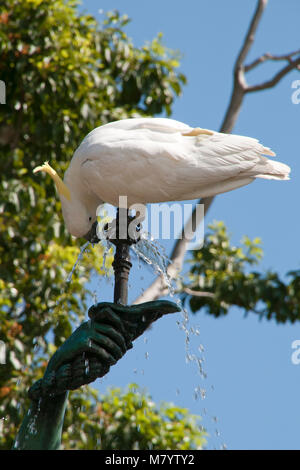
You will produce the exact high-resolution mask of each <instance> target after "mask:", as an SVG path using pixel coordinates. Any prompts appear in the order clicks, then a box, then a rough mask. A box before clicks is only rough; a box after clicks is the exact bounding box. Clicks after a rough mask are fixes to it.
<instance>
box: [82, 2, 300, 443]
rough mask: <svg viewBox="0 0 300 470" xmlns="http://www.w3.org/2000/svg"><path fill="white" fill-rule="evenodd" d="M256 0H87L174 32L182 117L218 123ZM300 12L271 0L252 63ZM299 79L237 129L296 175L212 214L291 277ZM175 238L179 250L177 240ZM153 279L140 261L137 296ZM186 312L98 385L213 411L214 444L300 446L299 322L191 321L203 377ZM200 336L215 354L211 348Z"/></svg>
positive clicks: (248, 113)
mask: <svg viewBox="0 0 300 470" xmlns="http://www.w3.org/2000/svg"><path fill="white" fill-rule="evenodd" d="M255 5H256V1H250V0H248V1H243V2H241V1H238V0H227V1H226V2H225V1H221V0H210V1H209V2H208V1H204V0H197V1H196V0H190V1H189V2H181V1H178V0H172V1H171V0H164V1H161V0H160V1H158V0H152V1H151V2H141V1H140V0H139V1H137V0H131V1H127V2H124V1H121V0H114V1H108V0H102V1H96V0H85V1H83V5H82V6H83V8H84V9H85V10H86V11H88V12H89V13H92V14H93V15H95V16H96V18H98V19H99V20H101V19H102V18H103V15H101V14H99V13H98V10H99V9H102V10H104V11H108V10H112V9H114V8H116V9H118V10H119V11H120V12H121V13H127V14H128V15H129V17H131V19H132V22H131V23H130V24H129V25H128V26H127V28H126V31H127V33H128V35H129V36H130V37H131V38H132V40H133V42H134V44H135V45H136V46H141V45H143V44H144V42H145V41H150V40H151V39H152V38H153V37H154V36H156V35H157V33H159V32H163V35H164V36H163V38H164V39H163V40H164V44H165V45H166V46H168V47H170V48H172V49H178V50H179V51H180V52H181V54H182V61H181V70H182V72H184V73H185V75H186V76H187V78H188V85H187V86H186V87H185V88H184V91H183V95H182V97H181V98H179V99H178V100H177V101H176V103H175V105H174V107H173V115H172V118H174V119H177V120H179V121H183V122H186V123H187V124H190V125H191V126H198V127H204V128H208V129H215V130H218V129H219V127H220V124H221V121H222V119H223V116H224V112H225V109H226V106H227V104H228V101H229V96H230V92H231V87H232V67H233V63H234V60H235V58H236V55H237V53H238V51H239V49H240V46H241V43H242V40H243V38H244V35H245V32H246V29H247V27H248V24H249V20H250V17H251V15H252V13H253V11H254V8H255ZM299 17H300V3H299V1H298V0H288V1H285V2H282V1H280V0H272V1H270V2H269V5H268V7H267V9H266V12H265V14H264V16H263V18H262V21H261V23H260V27H259V30H258V32H257V35H256V40H255V44H254V46H253V48H252V50H251V53H250V55H249V57H248V61H251V60H253V59H255V58H256V57H257V56H260V55H261V54H263V53H265V52H272V53H274V54H283V53H287V52H290V51H293V50H296V49H298V48H299V46H300V41H299ZM279 66H280V64H278V63H270V64H264V65H262V66H261V67H260V68H258V69H257V70H255V71H254V72H252V73H251V75H249V82H251V83H253V84H254V83H258V82H260V81H264V80H265V79H267V78H270V77H271V76H272V75H273V74H274V73H275V71H276V70H278V67H279ZM299 79H300V73H299V72H295V71H294V72H292V73H291V74H289V75H288V76H287V77H285V78H284V79H283V80H282V81H281V82H280V84H279V85H277V86H276V88H274V89H271V90H267V91H262V92H259V93H255V94H251V95H250V94H249V95H248V96H247V97H246V99H245V102H244V105H243V109H242V112H241V114H240V117H239V120H238V122H237V124H236V127H235V129H234V133H236V134H241V135H249V136H252V137H256V138H258V139H260V140H261V141H262V142H263V143H264V145H266V146H269V147H271V148H272V149H273V150H274V151H275V152H276V153H277V156H278V159H279V160H281V161H283V162H285V163H287V164H289V165H290V166H291V168H292V179H291V181H289V182H276V181H263V180H262V181H256V182H254V183H253V184H251V185H249V186H246V187H244V188H241V189H239V190H236V191H233V192H230V193H227V194H224V195H222V196H218V197H217V199H216V200H215V202H214V204H213V207H212V208H211V210H210V211H209V214H208V215H207V217H206V220H205V224H206V226H207V224H208V223H210V222H211V221H213V220H214V219H216V220H224V221H225V223H226V224H227V226H228V229H229V231H230V233H231V234H232V240H233V242H234V243H239V241H240V239H241V238H242V236H243V235H244V234H246V235H248V236H249V237H252V238H253V237H256V236H259V237H261V238H262V241H263V248H264V252H265V256H264V259H263V261H262V263H261V264H260V267H259V268H260V269H261V270H264V269H268V268H272V269H274V270H277V271H279V272H280V273H281V275H282V276H283V275H284V274H285V273H286V272H287V271H289V270H292V269H298V268H299V265H300V250H299V243H298V242H299V233H300V222H299V215H298V201H299V184H298V180H299V172H300V164H299V127H300V104H299V105H296V104H293V103H292V100H291V95H292V92H293V91H294V90H293V89H292V87H291V86H292V82H293V81H294V80H299ZM164 246H165V247H166V250H167V252H169V251H170V249H171V247H172V242H164ZM152 278H153V276H152V273H151V271H150V270H148V269H146V268H142V269H137V268H135V269H134V271H133V273H132V276H131V292H130V298H131V300H133V299H134V298H135V297H136V296H137V295H138V294H139V293H140V290H141V288H142V287H147V285H148V284H149V282H150V280H151V279H152ZM93 287H94V289H95V290H96V291H97V295H98V298H99V300H110V299H111V298H112V286H111V283H108V284H106V283H105V281H104V280H100V279H94V281H93ZM178 321H179V322H180V321H181V316H180V314H176V315H173V316H169V317H167V318H164V319H162V320H160V321H159V322H157V324H156V325H155V326H154V327H153V329H152V330H151V331H149V332H147V333H146V334H145V336H144V337H142V338H140V339H139V340H138V341H137V342H136V343H135V347H134V349H133V350H132V351H130V352H129V353H128V354H127V356H126V357H124V358H123V359H122V360H121V361H120V362H119V363H118V364H117V365H116V366H114V367H113V368H112V369H111V372H110V373H109V374H108V375H107V376H106V377H105V378H104V379H103V380H102V381H99V380H98V381H97V382H96V383H95V385H96V386H97V387H99V389H100V390H101V391H105V389H106V388H107V387H108V386H125V385H126V384H127V383H129V382H132V381H134V382H136V383H138V384H139V385H140V386H141V387H145V388H147V389H148V391H149V392H150V393H151V394H152V397H153V399H154V400H155V401H161V400H163V401H171V402H174V403H176V404H178V405H180V406H183V407H186V408H189V410H190V411H191V412H192V413H195V414H199V415H203V424H204V425H205V426H206V427H207V429H208V432H209V433H210V438H209V440H208V448H209V449H213V448H216V449H219V448H220V447H221V446H222V445H223V444H224V443H225V444H226V446H227V448H229V449H300V435H299V421H300V405H299V396H300V365H298V366H297V365H294V364H292V362H291V354H292V352H293V350H292V348H291V344H292V342H293V341H294V340H296V339H300V329H299V325H298V324H295V325H276V324H275V323H274V322H267V321H264V320H263V321H259V320H258V319H257V317H256V316H255V315H254V314H249V315H248V317H247V318H244V315H243V312H241V311H240V310H239V309H236V308H234V309H232V310H231V311H230V314H229V315H228V316H227V317H224V318H220V319H215V318H212V317H210V316H208V315H206V314H204V313H203V312H200V313H198V314H197V315H196V316H194V317H192V318H191V320H190V325H189V326H192V325H197V327H198V328H199V331H200V334H199V335H198V336H196V335H191V345H190V349H191V352H193V353H194V354H197V355H198V356H201V357H204V359H205V363H204V368H205V371H206V373H207V379H202V378H201V377H200V375H199V373H198V370H197V367H196V365H195V362H194V361H192V362H191V363H186V350H185V334H184V332H183V331H182V330H180V328H179V327H178V324H177V322H178ZM200 345H203V347H204V353H200V352H199V350H198V348H199V346H200ZM197 387H201V389H205V390H206V398H205V399H203V400H202V399H201V398H198V399H195V397H194V391H195V388H197ZM216 418H217V421H216ZM217 434H220V435H217Z"/></svg>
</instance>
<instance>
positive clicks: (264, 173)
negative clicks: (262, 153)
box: [253, 157, 291, 180]
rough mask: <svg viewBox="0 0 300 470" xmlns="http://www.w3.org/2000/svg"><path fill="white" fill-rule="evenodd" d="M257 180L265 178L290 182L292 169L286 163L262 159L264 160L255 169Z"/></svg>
mask: <svg viewBox="0 0 300 470" xmlns="http://www.w3.org/2000/svg"><path fill="white" fill-rule="evenodd" d="M254 171H255V173H256V174H255V175H253V176H255V178H264V179H268V180H289V179H290V177H289V174H290V171H291V169H290V167H289V166H288V165H286V164H285V163H281V162H276V161H274V160H269V159H268V158H266V157H262V160H261V161H260V162H259V164H258V165H256V167H255V168H254Z"/></svg>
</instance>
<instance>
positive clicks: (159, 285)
mask: <svg viewBox="0 0 300 470" xmlns="http://www.w3.org/2000/svg"><path fill="white" fill-rule="evenodd" d="M267 3H268V0H258V2H257V6H256V10H255V12H254V14H253V17H252V20H251V22H250V25H249V29H248V31H247V34H246V37H245V39H244V42H243V45H242V47H241V50H240V52H239V55H238V57H237V59H236V62H235V65H234V82H233V88H232V93H231V97H230V101H229V105H228V108H227V111H226V114H225V117H224V120H223V123H222V125H221V128H220V132H223V133H227V134H229V133H231V132H232V130H233V128H234V126H235V123H236V121H237V119H238V116H239V113H240V110H241V107H242V103H243V99H244V97H245V94H246V93H249V92H253V91H259V90H263V89H266V88H271V87H272V86H275V85H276V84H277V83H278V82H279V80H281V78H283V77H284V76H285V75H286V74H287V73H288V72H289V71H290V70H293V69H295V68H297V66H298V65H299V62H298V61H299V60H300V58H297V59H295V60H292V56H294V55H296V53H297V52H298V51H295V52H292V53H291V54H287V55H285V56H278V58H275V57H276V56H270V55H269V56H268V55H267V54H264V56H262V57H264V59H262V58H259V59H257V60H256V61H254V62H253V63H252V64H249V65H248V66H245V65H244V61H245V59H246V57H247V55H248V53H249V51H250V49H251V46H252V44H253V42H254V39H255V33H256V31H257V28H258V25H259V22H260V20H261V17H262V14H263V12H264V10H265V8H266V6H267ZM271 57H274V59H271ZM287 57H289V58H287ZM267 59H269V60H284V59H286V60H289V65H287V66H286V67H284V68H283V69H282V70H281V71H280V72H278V73H277V74H276V75H275V76H274V77H273V79H271V80H269V81H267V82H265V83H263V84H260V85H254V86H248V85H247V83H246V79H245V71H246V68H247V67H248V70H250V69H251V68H254V67H255V66H256V65H258V63H261V62H263V61H264V60H267ZM248 70H247V71H248ZM213 200H214V197H209V198H202V199H200V200H199V201H198V204H204V215H206V213H207V211H208V210H209V208H210V206H211V204H212V203H213ZM195 221H196V207H195V208H194V210H193V212H192V215H191V217H190V219H189V220H188V222H187V224H186V226H185V227H184V228H183V230H182V238H181V239H178V240H176V243H175V245H174V248H173V251H172V253H171V256H170V260H171V263H170V265H169V266H168V269H167V273H168V276H169V278H170V279H174V278H176V276H177V275H178V274H179V272H180V271H181V269H182V266H183V261H184V256H185V252H186V250H187V246H188V240H187V239H186V238H185V237H184V233H189V232H188V229H186V227H191V226H194V227H195V225H191V224H193V223H195ZM200 222H201V221H200V220H198V223H200ZM167 294H168V287H167V285H166V283H165V281H164V278H163V276H159V277H157V278H156V279H155V280H154V282H153V283H152V284H151V285H150V286H149V287H148V288H147V289H146V290H145V291H144V292H143V294H142V295H141V296H139V297H138V298H137V299H136V300H135V301H134V304H136V303H141V302H148V301H151V300H156V299H158V298H159V297H161V296H164V295H167Z"/></svg>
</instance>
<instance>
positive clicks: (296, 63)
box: [245, 57, 300, 93]
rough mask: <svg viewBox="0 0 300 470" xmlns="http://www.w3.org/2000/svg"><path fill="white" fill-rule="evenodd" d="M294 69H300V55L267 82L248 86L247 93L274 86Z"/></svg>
mask: <svg viewBox="0 0 300 470" xmlns="http://www.w3.org/2000/svg"><path fill="white" fill-rule="evenodd" d="M294 69H299V70H300V57H298V58H297V59H295V60H291V61H290V63H289V64H288V65H286V66H285V67H283V69H281V70H280V71H279V72H277V73H276V74H275V75H274V77H273V78H272V79H271V80H267V81H266V82H263V83H260V84H259V85H252V86H247V88H246V90H245V93H251V92H253V91H261V90H266V89H267V88H273V87H274V86H275V85H277V83H278V82H279V81H280V80H281V79H282V78H283V77H285V75H287V74H288V73H289V72H291V70H294Z"/></svg>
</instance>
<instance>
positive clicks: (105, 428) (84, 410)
mask: <svg viewBox="0 0 300 470" xmlns="http://www.w3.org/2000/svg"><path fill="white" fill-rule="evenodd" d="M92 394H93V395H92ZM91 396H93V399H89V400H87V399H85V398H83V395H82V394H81V393H78V392H77V391H75V392H73V393H72V394H71V397H70V400H71V405H72V406H70V407H69V408H68V412H67V415H66V419H65V432H64V433H63V438H62V445H63V448H64V449H102V450H107V449H116V450H117V449H118V450H126V449H134V450H140V449H153V450H159V449H173V450H183V449H201V448H202V446H203V444H204V443H205V438H204V436H205V433H204V432H203V430H202V429H201V426H200V423H199V418H198V417H197V416H193V415H190V414H189V413H188V410H186V409H184V408H178V407H176V406H174V405H172V404H169V403H168V404H166V403H164V404H161V405H160V406H157V405H156V404H155V403H154V402H153V401H152V400H151V397H150V396H149V395H148V394H145V393H143V391H141V390H140V389H139V388H138V386H137V385H135V384H131V385H130V386H129V388H128V390H126V391H125V392H122V391H121V390H120V389H118V388H114V389H111V390H110V391H109V392H108V393H107V394H105V395H102V396H101V397H99V398H98V397H97V394H96V392H95V391H93V392H91Z"/></svg>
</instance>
